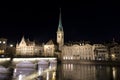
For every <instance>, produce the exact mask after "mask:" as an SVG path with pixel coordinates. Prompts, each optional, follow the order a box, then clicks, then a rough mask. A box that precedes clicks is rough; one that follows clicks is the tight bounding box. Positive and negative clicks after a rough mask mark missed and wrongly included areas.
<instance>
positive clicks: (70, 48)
mask: <svg viewBox="0 0 120 80" xmlns="http://www.w3.org/2000/svg"><path fill="white" fill-rule="evenodd" d="M56 38H57V39H56V41H55V42H53V41H52V40H49V41H48V42H47V43H46V44H37V43H36V42H35V41H30V40H29V39H25V38H24V36H23V37H22V39H21V41H20V42H19V43H17V44H16V46H15V55H16V56H18V55H21V56H35V55H36V56H56V55H57V57H59V58H60V59H61V60H109V59H110V60H120V45H119V44H118V43H115V41H113V43H114V45H113V44H110V45H104V44H91V43H89V42H88V41H81V42H70V43H64V30H63V26H62V19H61V10H60V15H59V24H58V29H57V32H56ZM6 43H7V39H4V38H0V54H3V53H4V52H5V50H6Z"/></svg>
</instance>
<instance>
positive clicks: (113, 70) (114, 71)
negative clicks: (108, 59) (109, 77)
mask: <svg viewBox="0 0 120 80" xmlns="http://www.w3.org/2000/svg"><path fill="white" fill-rule="evenodd" d="M112 73H113V79H114V80H115V78H116V70H115V67H113V68H112Z"/></svg>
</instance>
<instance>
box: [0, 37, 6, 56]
mask: <svg viewBox="0 0 120 80" xmlns="http://www.w3.org/2000/svg"><path fill="white" fill-rule="evenodd" d="M6 48H7V39H5V38H0V54H3V53H5V50H6Z"/></svg>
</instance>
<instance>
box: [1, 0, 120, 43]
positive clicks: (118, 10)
mask: <svg viewBox="0 0 120 80" xmlns="http://www.w3.org/2000/svg"><path fill="white" fill-rule="evenodd" d="M38 4H39V3H38ZM38 4H36V5H38ZM41 4H43V5H44V6H40V5H41ZM34 5H35V4H34ZM60 7H61V11H62V25H63V29H64V34H65V42H68V41H80V40H89V41H92V42H101V41H111V40H112V38H113V37H114V38H115V39H116V40H117V41H120V28H119V27H120V6H119V4H117V3H114V2H112V1H111V2H110V1H106V2H105V1H104V2H103V1H101V2H100V1H91V2H90V1H89V2H79V3H78V2H69V3H68V2H64V1H62V2H60V3H59V2H55V3H53V2H47V3H46V2H43V3H40V4H39V5H38V6H37V8H36V7H33V8H17V7H13V8H11V7H8V8H0V28H1V29H0V37H4V38H7V39H8V41H15V42H17V41H20V39H21V37H22V36H23V35H24V36H25V38H29V39H30V40H38V41H40V42H46V41H48V40H50V39H53V40H56V31H57V28H58V20H59V8H60Z"/></svg>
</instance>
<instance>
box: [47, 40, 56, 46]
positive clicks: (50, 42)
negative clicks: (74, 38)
mask: <svg viewBox="0 0 120 80" xmlns="http://www.w3.org/2000/svg"><path fill="white" fill-rule="evenodd" d="M52 44H54V43H53V41H52V40H49V41H48V42H47V43H46V45H52Z"/></svg>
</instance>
